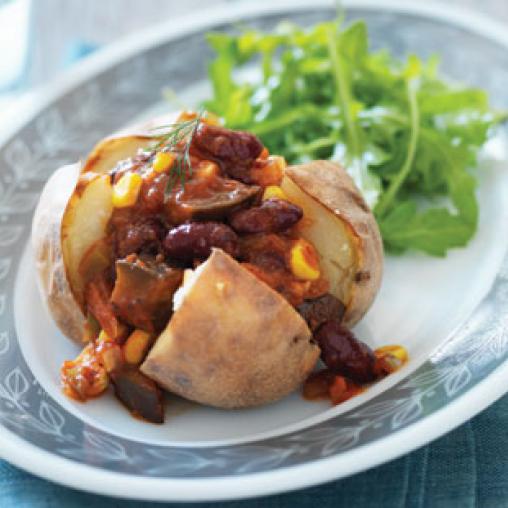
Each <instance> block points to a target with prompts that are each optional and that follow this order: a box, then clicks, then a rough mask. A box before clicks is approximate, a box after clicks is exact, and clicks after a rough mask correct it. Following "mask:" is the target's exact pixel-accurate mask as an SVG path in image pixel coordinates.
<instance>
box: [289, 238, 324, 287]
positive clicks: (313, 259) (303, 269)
mask: <svg viewBox="0 0 508 508" xmlns="http://www.w3.org/2000/svg"><path fill="white" fill-rule="evenodd" d="M290 266H291V271H292V272H293V273H294V275H295V276H296V277H298V278H299V279H303V280H317V279H319V276H320V275H321V272H320V269H319V257H318V254H317V252H316V249H314V247H313V246H312V244H311V243H309V242H307V241H306V240H303V239H302V238H300V239H299V240H297V241H296V242H295V244H294V245H293V247H292V248H291V252H290Z"/></svg>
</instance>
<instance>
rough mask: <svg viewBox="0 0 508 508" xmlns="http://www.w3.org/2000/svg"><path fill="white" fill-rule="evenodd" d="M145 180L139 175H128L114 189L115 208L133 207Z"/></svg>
mask: <svg viewBox="0 0 508 508" xmlns="http://www.w3.org/2000/svg"><path fill="white" fill-rule="evenodd" d="M142 183H143V179H142V178H141V176H140V175H138V174H137V173H126V174H125V175H123V176H122V177H121V178H120V180H118V182H116V183H115V185H114V187H113V206H114V207H116V208H124V207H127V206H132V205H134V204H135V203H136V201H137V200H138V195H139V191H140V189H141V184H142Z"/></svg>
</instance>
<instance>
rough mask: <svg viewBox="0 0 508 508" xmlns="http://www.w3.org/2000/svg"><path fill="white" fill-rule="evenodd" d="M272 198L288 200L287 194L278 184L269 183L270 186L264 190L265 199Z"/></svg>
mask: <svg viewBox="0 0 508 508" xmlns="http://www.w3.org/2000/svg"><path fill="white" fill-rule="evenodd" d="M272 198H277V199H285V200H286V201H287V200H288V198H287V196H286V194H285V193H284V191H283V190H282V189H281V188H280V187H279V186H278V185H269V186H268V187H265V191H264V192H263V201H265V200H267V199H272Z"/></svg>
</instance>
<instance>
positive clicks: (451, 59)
mask: <svg viewBox="0 0 508 508" xmlns="http://www.w3.org/2000/svg"><path fill="white" fill-rule="evenodd" d="M376 3H377V2H375V1H372V2H367V1H361V2H359V1H356V2H354V4H353V5H352V6H351V7H350V8H349V9H348V15H349V17H350V18H358V17H362V18H365V19H366V21H367V23H368V25H369V28H370V32H371V38H372V44H373V46H374V47H381V46H386V47H388V48H390V49H391V50H392V51H393V52H394V53H396V54H398V55H400V56H403V55H404V54H407V53H409V52H415V53H417V54H419V55H421V56H424V57H425V56H428V55H430V54H432V53H434V52H440V53H441V55H442V59H443V62H444V68H445V69H446V72H447V74H448V75H449V76H450V77H452V78H455V79H460V80H462V81H465V82H467V83H470V84H473V85H475V84H476V85H480V86H483V87H485V88H487V89H488V91H489V92H490V94H491V96H492V99H493V102H494V104H495V105H496V106H499V107H504V108H505V109H506V108H508V88H507V87H506V83H508V51H507V48H508V36H507V35H506V30H505V29H504V28H503V27H499V26H497V25H496V24H495V23H493V22H489V21H485V20H481V19H479V18H478V16H472V15H468V14H464V13H463V12H462V13H457V12H452V11H448V10H445V11H443V8H440V9H437V8H435V7H434V6H429V5H425V6H420V7H418V8H411V10H409V9H408V8H407V7H405V6H404V2H402V1H401V2H395V3H394V2H391V3H389V4H387V3H384V4H383V5H384V6H383V7H382V8H381V7H380V6H376ZM333 15H334V10H333V8H332V7H331V6H330V3H329V2H316V1H314V2H311V1H310V0H308V1H307V2H295V1H291V2H290V3H286V4H280V3H276V4H273V2H272V3H271V5H266V4H264V5H261V6H260V5H253V4H250V5H235V6H228V7H227V9H225V8H221V9H219V10H215V11H211V12H202V13H197V14H196V15H194V16H193V17H189V18H187V19H180V20H178V22H173V21H170V22H169V23H167V24H165V25H164V26H161V27H159V28H156V29H154V28H152V29H150V31H149V32H147V33H144V34H142V35H137V36H135V37H134V38H131V39H129V40H125V41H123V42H122V43H121V44H118V45H116V46H113V47H111V48H109V49H106V50H105V51H103V52H102V53H100V54H98V55H96V56H94V57H93V58H91V59H90V60H89V61H87V62H85V63H83V64H82V65H81V66H80V67H78V68H77V69H76V70H74V71H73V72H72V73H71V74H69V75H66V76H65V77H63V78H61V79H60V80H59V82H58V83H56V84H54V85H52V86H51V87H50V88H49V89H48V90H45V91H44V92H42V93H41V94H40V95H38V96H37V97H36V98H35V99H34V101H33V104H31V105H30V107H29V108H28V110H27V112H26V114H25V115H21V116H20V117H18V118H17V119H16V120H15V121H14V122H13V123H11V125H9V126H8V127H7V129H6V130H5V132H4V133H3V136H2V137H1V138H0V165H1V171H0V454H1V455H2V456H3V457H5V458H6V459H7V460H9V461H11V462H12V463H14V464H17V465H18V466H20V467H23V468H25V469H27V470H29V471H31V472H33V473H35V474H38V475H40V476H43V477H46V478H48V479H52V480H54V481H57V482H60V483H64V484H67V485H71V486H74V487H77V488H81V489H88V490H93V491H96V492H99V493H101V494H111V495H121V496H130V497H136V498H145V499H160V500H198V499H206V500H211V499H225V498H240V497H249V496H254V495H261V494H267V493H272V492H278V491H284V490H290V489H295V488H299V487H304V486H308V485H312V484H316V483H319V482H324V481H327V480H331V479H334V478H339V477H341V476H346V475H349V474H352V473H355V472H357V471H361V470H363V469H366V468H369V467H372V466H374V465H377V464H380V463H381V462H384V461H387V460H389V459H392V458H394V457H396V456H398V455H400V454H402V453H405V452H408V451H410V450H411V449H414V448H416V447H418V446H421V445H423V444H424V443H426V442H428V441H430V440H432V439H434V438H436V437H438V436H439V435H441V434H443V433H444V432H446V431H448V430H450V429H452V428H453V427H455V426H457V425H459V424H460V423H462V422H463V421H465V420H466V419H467V418H470V417H471V416H473V415H474V414H476V413H477V412H478V411H480V410H481V409H483V408H484V407H486V406H487V405H488V404H489V403H491V402H493V401H494V400H496V399H497V398H498V397H500V396H501V395H503V393H504V392H505V391H506V386H508V259H506V258H505V253H506V250H507V243H508V240H507V239H506V235H504V234H502V235H498V231H503V232H504V230H505V225H506V223H507V222H508V203H506V202H505V201H506V200H505V199H504V196H505V195H506V192H507V191H508V175H507V174H506V171H505V170H504V169H505V168H504V166H505V165H506V164H505V152H506V149H505V143H504V141H503V138H502V137H498V138H497V139H495V140H494V141H493V142H492V143H491V144H490V146H489V147H488V149H487V150H486V151H485V154H484V155H483V160H482V165H481V168H480V172H479V179H480V182H481V183H480V189H479V199H480V202H481V221H480V228H479V232H478V234H477V236H476V238H475V239H474V241H473V242H472V243H471V244H470V245H469V246H468V248H467V249H462V250H458V251H456V252H453V253H451V254H450V255H449V256H448V258H446V259H445V260H436V259H429V258H427V257H424V256H417V255H407V256H404V257H400V258H397V259H391V258H389V259H387V261H386V276H385V280H384V283H383V287H382V290H381V294H380V296H379V298H378V299H377V301H376V304H375V305H374V307H373V308H372V309H371V311H370V312H369V314H368V316H367V317H366V319H365V320H364V322H363V323H362V324H361V326H360V327H359V329H358V333H359V334H361V336H362V337H365V338H366V340H367V341H369V342H370V343H371V344H373V345H378V344H386V343H402V344H404V345H405V346H406V347H407V348H408V349H409V351H410V355H411V361H410V362H409V364H408V365H407V367H405V368H404V369H403V370H402V371H400V372H398V373H397V374H396V375H393V376H391V377H389V378H387V379H386V380H383V381H382V382H380V383H378V384H377V385H375V386H374V387H372V388H371V389H369V390H368V391H367V392H366V393H364V394H361V395H360V396H358V397H356V398H354V399H353V400H350V401H348V402H346V403H345V404H343V405H341V406H338V407H335V408H330V407H328V406H327V405H326V404H324V403H310V402H305V401H303V400H302V399H301V397H299V395H298V394H294V395H293V396H291V397H288V398H287V399H285V400H283V401H281V402H279V403H277V404H272V405H270V406H267V407H264V408H260V409H253V410H246V411H219V410H214V409H210V408H204V407H198V406H195V405H192V404H190V403H185V402H183V401H181V400H177V399H171V400H168V409H167V423H166V424H165V425H164V426H153V425H149V424H144V423H141V422H138V421H137V420H134V419H132V418H130V416H129V415H127V413H126V412H125V411H124V410H123V409H122V408H121V407H120V406H119V405H118V404H117V403H116V401H115V400H114V398H113V397H104V398H102V399H101V400H98V401H93V402H90V403H87V404H77V403H73V402H72V401H70V400H67V399H66V398H65V397H63V396H62V394H61V393H60V390H59V388H58V367H59V364H60V362H61V361H62V360H63V359H64V358H68V357H72V356H74V355H75V354H76V351H75V349H74V346H73V345H72V344H69V343H68V342H67V341H66V340H65V339H64V338H63V337H62V336H61V335H60V334H59V333H58V331H57V330H56V328H55V327H54V325H53V324H52V323H51V321H50V320H49V318H48V317H47V315H46V313H45V311H44V308H43V306H42V303H41V301H40V299H39V297H38V294H37V290H36V287H35V283H34V268H33V262H32V258H31V251H30V246H29V235H30V223H31V216H32V213H33V208H34V206H35V203H36V201H37V198H38V195H39V193H40V190H41V188H42V186H43V184H44V181H45V180H46V179H47V177H48V176H49V175H50V174H51V173H52V171H54V170H55V169H56V168H57V167H58V166H60V165H62V164H67V163H70V162H73V161H75V160H78V159H80V158H81V157H83V156H84V155H85V154H86V153H87V151H88V150H89V149H90V147H91V146H92V145H93V144H94V143H95V142H96V141H97V140H98V139H100V138H102V137H103V136H105V135H106V134H108V133H110V132H111V131H113V130H116V129H117V128H119V127H121V126H123V125H125V124H126V123H128V122H130V121H132V120H133V119H134V118H136V117H138V116H140V115H143V114H146V112H147V111H150V110H151V111H153V108H154V107H155V108H157V104H159V103H160V97H161V89H162V88H163V87H164V86H170V87H172V88H173V89H175V90H178V91H182V93H183V92H187V95H189V94H190V95H192V93H190V91H191V90H198V89H199V90H202V87H200V85H199V84H200V83H202V81H203V79H204V78H205V64H206V61H207V59H208V58H209V57H210V54H209V50H208V49H207V48H206V44H205V42H204V38H203V32H204V31H206V30H209V29H210V28H215V29H220V30H230V29H232V27H233V26H234V25H235V23H237V22H238V21H239V20H241V21H242V22H243V23H245V24H248V25H253V26H256V27H264V28H269V27H272V26H274V25H275V24H276V23H277V22H279V21H280V20H282V19H288V18H289V19H290V20H292V21H295V22H297V23H301V24H304V25H308V24H311V23H314V22H317V21H321V20H323V19H327V18H331V17H332V16H333ZM196 93H197V92H196ZM200 93H201V92H200Z"/></svg>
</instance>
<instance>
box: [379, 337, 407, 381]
mask: <svg viewBox="0 0 508 508" xmlns="http://www.w3.org/2000/svg"><path fill="white" fill-rule="evenodd" d="M374 354H375V355H376V363H375V364H374V371H375V372H376V375H377V376H378V377H384V376H387V375H389V374H392V373H393V372H396V371H397V370H399V369H400V368H401V367H402V366H403V365H404V364H405V363H406V362H407V361H408V358H409V356H408V354H407V350H406V349H405V348H404V347H402V346H397V345H395V346H383V347H380V348H378V349H376V350H375V351H374Z"/></svg>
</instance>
